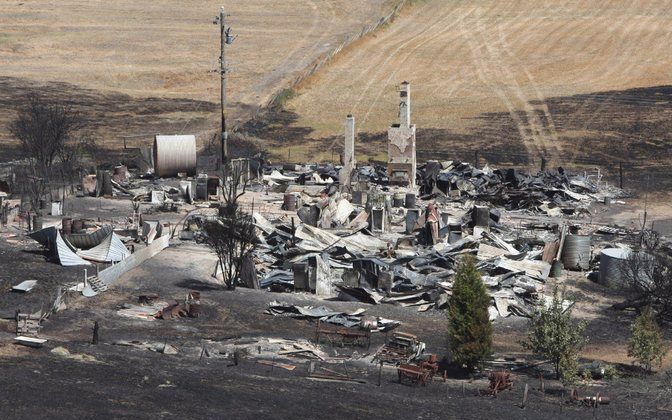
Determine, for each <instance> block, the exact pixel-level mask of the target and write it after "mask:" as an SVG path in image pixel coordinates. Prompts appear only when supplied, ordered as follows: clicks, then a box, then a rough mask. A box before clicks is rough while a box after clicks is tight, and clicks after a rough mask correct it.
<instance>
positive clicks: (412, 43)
mask: <svg viewBox="0 0 672 420" xmlns="http://www.w3.org/2000/svg"><path fill="white" fill-rule="evenodd" d="M472 11H473V9H472ZM457 12H458V9H454V11H451V12H449V13H447V14H444V15H443V16H442V17H441V18H440V20H438V21H436V22H434V23H433V24H432V25H430V26H429V27H427V28H425V29H423V30H422V31H421V32H420V33H418V34H417V35H416V36H414V37H412V38H410V39H409V40H407V41H405V42H404V43H402V44H401V45H399V46H398V47H397V48H396V49H395V50H394V52H393V53H392V54H390V55H388V56H387V58H386V59H385V60H384V61H383V63H381V64H377V63H376V62H375V61H373V60H372V63H373V65H372V67H377V68H378V70H377V71H376V73H375V75H369V77H368V82H367V83H366V85H365V87H364V88H363V89H362V91H361V93H360V95H359V97H358V99H357V101H356V102H355V104H354V105H353V108H352V110H351V112H350V113H351V114H352V115H356V109H357V107H358V106H359V105H360V103H361V102H362V101H363V99H364V97H365V96H366V94H367V93H368V91H369V89H370V88H371V86H372V85H373V84H374V83H375V82H377V81H378V80H379V79H380V77H379V75H381V74H382V73H384V70H385V66H386V65H387V64H388V63H389V62H390V61H391V60H393V59H397V58H398V57H399V56H400V55H402V53H405V55H404V56H403V58H401V59H397V60H396V61H395V64H396V70H394V71H393V72H392V74H391V75H390V76H389V77H388V78H387V81H386V82H385V84H384V86H383V87H382V88H381V89H380V90H379V91H378V94H377V95H376V97H375V98H374V100H373V102H372V104H371V105H370V107H369V109H368V111H367V113H366V114H365V116H364V117H363V118H362V119H361V122H360V123H359V124H360V126H363V125H364V124H365V123H366V120H367V118H368V116H369V114H370V112H371V109H372V108H373V106H375V104H376V103H377V101H378V99H379V98H380V96H381V95H382V92H383V91H384V88H385V86H387V84H388V83H389V81H390V80H391V78H392V77H394V76H395V75H396V74H397V73H398V72H399V69H401V68H402V67H403V65H404V64H405V63H406V62H407V61H408V59H409V58H410V57H411V56H412V55H413V54H414V53H415V51H417V50H418V49H419V48H421V47H422V46H424V45H426V44H428V43H429V42H432V41H433V40H435V39H436V38H438V37H440V36H441V35H443V34H444V33H445V32H447V31H449V30H450V29H451V28H453V27H454V26H455V25H456V24H457V23H459V22H460V20H461V19H463V18H464V17H465V16H466V15H463V16H462V17H458V19H457V20H455V21H453V22H454V23H452V24H448V25H447V26H445V27H444V28H443V29H441V30H440V31H439V32H437V33H435V34H433V35H431V36H430V37H428V38H425V37H423V35H425V34H426V33H428V32H429V31H431V30H433V29H434V28H436V27H437V26H438V25H440V24H443V23H445V22H446V21H448V20H449V19H451V18H452V17H453V15H455V14H456V13H457ZM467 14H468V13H467ZM402 31H403V30H402ZM407 48H410V50H408V52H406V51H405V49H407ZM379 57H382V54H381V55H379ZM338 141H340V140H339V138H336V139H334V140H333V141H332V142H331V144H330V145H329V146H328V147H327V150H333V148H334V147H335V145H336V143H337V142H338Z"/></svg>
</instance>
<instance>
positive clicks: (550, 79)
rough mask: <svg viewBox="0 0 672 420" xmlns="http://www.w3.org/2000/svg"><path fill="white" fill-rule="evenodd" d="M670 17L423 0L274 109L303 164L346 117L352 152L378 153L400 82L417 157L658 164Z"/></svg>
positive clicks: (508, 0)
mask: <svg viewBox="0 0 672 420" xmlns="http://www.w3.org/2000/svg"><path fill="white" fill-rule="evenodd" d="M671 23H672V2H670V1H662V0H648V1H635V2H633V1H615V0H597V1H590V2H583V1H559V2H558V1H512V0H504V1H502V0H469V1H456V0H428V1H425V2H421V3H419V4H418V5H416V6H415V7H413V8H410V9H407V10H406V11H405V13H404V14H403V15H402V16H400V17H399V18H398V19H397V20H396V21H395V22H394V24H393V25H391V26H389V27H388V28H387V29H385V30H383V31H379V32H377V33H376V34H374V35H373V36H369V37H367V38H366V39H364V40H362V41H361V42H359V43H357V45H356V46H355V47H354V48H351V49H349V50H348V51H346V52H345V53H343V54H341V55H340V57H339V58H338V59H337V60H336V61H335V62H333V64H332V65H331V66H329V67H328V68H326V69H324V70H323V71H321V72H320V73H319V74H317V75H316V76H315V77H313V78H312V79H310V80H308V81H307V82H306V83H304V84H303V86H301V88H300V89H299V90H298V93H299V95H298V96H297V97H296V98H295V99H293V100H292V101H290V103H289V104H288V107H287V111H288V112H289V113H291V114H292V119H294V120H295V122H294V123H293V127H295V128H303V129H305V130H307V131H310V133H309V134H308V135H307V138H309V139H315V143H314V144H313V146H312V147H306V146H305V143H304V146H303V148H302V151H301V152H302V153H304V154H305V155H306V156H315V154H316V153H318V152H322V154H321V155H320V156H322V157H326V158H328V157H329V154H330V153H331V150H332V149H334V148H335V149H336V151H337V152H338V150H339V143H340V141H339V138H338V137H339V136H340V135H341V133H342V124H343V118H344V117H345V115H346V114H348V113H352V114H354V115H355V117H356V118H357V120H358V130H359V132H360V133H361V134H362V138H363V139H364V144H360V146H359V150H360V152H362V153H363V154H366V155H369V156H377V157H384V153H385V143H384V131H385V130H386V128H387V126H388V125H389V124H390V123H392V122H395V121H396V118H397V116H396V115H397V104H398V99H397V98H398V96H397V95H398V94H397V92H396V89H395V86H396V85H397V84H399V83H400V82H401V81H403V80H408V81H410V82H411V83H412V98H413V106H412V108H413V120H414V122H415V123H416V124H417V125H418V136H419V143H420V144H419V146H418V147H419V149H420V150H424V151H425V152H424V155H425V156H433V157H436V154H435V152H437V151H445V152H446V153H448V152H453V154H452V156H455V153H454V152H455V151H457V152H460V153H462V154H463V155H468V156H469V157H471V156H473V151H475V150H481V151H482V153H483V155H486V157H489V158H490V160H494V161H502V162H510V161H513V162H518V163H526V162H527V163H534V161H536V163H537V164H538V162H539V157H540V156H541V155H545V156H547V157H550V158H551V160H555V161H556V162H558V163H561V162H563V161H567V160H572V159H574V160H575V161H577V162H580V161H581V160H582V159H583V160H585V163H593V162H598V163H601V162H614V161H617V160H619V159H631V158H633V157H636V158H645V157H656V158H659V157H661V153H662V154H664V155H666V156H669V150H668V148H669V147H670V145H672V138H670V134H669V132H670V131H672V130H670V128H672V127H671V126H670V124H669V122H668V121H669V116H670V113H671V112H672V105H671V102H670V99H671V98H670V94H669V93H670V92H669V89H668V88H666V87H665V86H666V85H671V84H672V72H671V71H670V68H671V65H672V49H670V48H669V45H670V44H671V43H672V31H671V29H670V28H672V25H671ZM633 89H634V90H633ZM325 144H326V146H325ZM281 146H286V147H288V145H281ZM633 147H634V148H635V149H637V148H639V149H638V150H636V151H635V152H634V154H635V155H636V156H632V154H633V153H632V150H631V149H632V148H633ZM488 152H490V155H489V156H488ZM299 153H300V152H299V150H297V151H296V152H293V153H292V155H294V156H298V155H299ZM506 154H508V155H509V156H506ZM483 155H482V156H483Z"/></svg>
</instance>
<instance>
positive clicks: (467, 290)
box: [448, 256, 492, 371]
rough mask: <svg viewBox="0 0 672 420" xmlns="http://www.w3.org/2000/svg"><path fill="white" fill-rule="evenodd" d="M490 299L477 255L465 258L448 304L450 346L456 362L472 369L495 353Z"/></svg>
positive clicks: (456, 276)
mask: <svg viewBox="0 0 672 420" xmlns="http://www.w3.org/2000/svg"><path fill="white" fill-rule="evenodd" d="M490 301H491V298H490V297H489V296H488V294H487V292H486V289H485V285H484V284H483V281H482V280H481V273H480V272H479V271H478V270H477V269H476V263H475V260H474V258H473V257H471V256H465V257H463V258H462V260H461V261H460V264H459V266H458V269H457V273H456V274H455V281H454V282H453V295H452V296H451V298H450V301H449V303H448V345H449V350H450V354H451V356H452V360H453V362H455V363H458V364H460V365H462V366H466V367H467V369H468V370H470V371H472V370H474V369H475V368H476V367H478V366H479V365H480V364H481V363H482V362H483V361H484V360H486V359H487V358H488V357H489V356H490V355H491V353H492V323H491V322H490V317H489V314H488V308H489V306H490Z"/></svg>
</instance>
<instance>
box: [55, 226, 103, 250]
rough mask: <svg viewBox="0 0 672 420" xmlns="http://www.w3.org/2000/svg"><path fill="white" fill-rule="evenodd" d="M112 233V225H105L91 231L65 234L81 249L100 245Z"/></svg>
mask: <svg viewBox="0 0 672 420" xmlns="http://www.w3.org/2000/svg"><path fill="white" fill-rule="evenodd" d="M110 233H112V226H109V225H104V226H103V227H101V228H100V229H98V230H97V231H95V232H91V233H72V234H70V235H65V238H66V239H67V240H68V242H70V243H71V244H72V245H73V246H75V247H77V248H80V249H90V248H93V247H95V246H98V245H100V243H101V242H103V240H104V239H105V238H107V237H108V235H109V234H110Z"/></svg>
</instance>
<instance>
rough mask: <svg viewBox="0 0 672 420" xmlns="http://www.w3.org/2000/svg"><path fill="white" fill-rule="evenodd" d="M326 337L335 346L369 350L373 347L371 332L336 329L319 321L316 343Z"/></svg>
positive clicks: (316, 330) (316, 329)
mask: <svg viewBox="0 0 672 420" xmlns="http://www.w3.org/2000/svg"><path fill="white" fill-rule="evenodd" d="M322 336H324V337H326V339H327V341H329V343H330V344H331V345H332V346H333V345H337V346H340V347H343V346H361V347H364V346H366V348H367V349H368V348H369V346H370V345H371V331H370V330H361V329H354V328H346V327H336V326H331V325H329V324H324V323H322V322H321V321H320V320H317V326H316V327H315V342H316V343H317V344H319V343H320V337H322Z"/></svg>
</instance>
